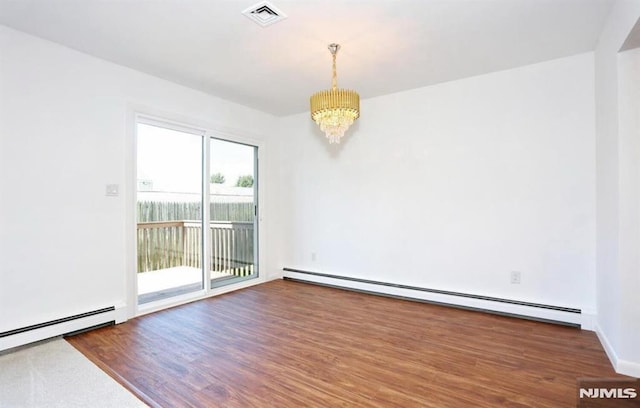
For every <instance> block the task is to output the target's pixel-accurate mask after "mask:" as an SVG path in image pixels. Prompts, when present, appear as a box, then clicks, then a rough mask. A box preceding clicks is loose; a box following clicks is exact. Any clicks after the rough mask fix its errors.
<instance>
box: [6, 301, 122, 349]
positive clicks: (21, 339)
mask: <svg viewBox="0 0 640 408" xmlns="http://www.w3.org/2000/svg"><path fill="white" fill-rule="evenodd" d="M99 309H101V308H97V309H95V310H99ZM126 315H127V310H126V307H125V305H124V304H120V305H116V306H115V310H111V311H107V312H104V313H100V314H96V315H92V316H86V317H82V318H78V319H74V320H70V321H65V322H62V323H58V324H52V325H51V326H45V327H42V328H38V329H33V330H29V331H25V332H22V333H17V334H13V335H10V336H6V337H1V338H0V351H3V350H8V349H12V348H15V347H19V346H24V345H26V344H30V343H35V342H37V341H41V340H46V339H49V338H51V337H56V336H61V335H64V334H67V333H72V332H75V331H78V330H83V329H87V328H89V327H93V326H97V325H99V324H104V323H109V322H113V321H115V322H116V323H122V322H124V321H125V320H126Z"/></svg>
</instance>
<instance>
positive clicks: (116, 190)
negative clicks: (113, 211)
mask: <svg viewBox="0 0 640 408" xmlns="http://www.w3.org/2000/svg"><path fill="white" fill-rule="evenodd" d="M106 195H107V196H110V197H116V196H118V195H120V186H119V185H117V184H107V193H106Z"/></svg>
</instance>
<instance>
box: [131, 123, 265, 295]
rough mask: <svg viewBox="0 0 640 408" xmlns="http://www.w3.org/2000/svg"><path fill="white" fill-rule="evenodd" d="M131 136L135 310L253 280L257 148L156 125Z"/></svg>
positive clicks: (140, 125) (141, 126)
mask: <svg viewBox="0 0 640 408" xmlns="http://www.w3.org/2000/svg"><path fill="white" fill-rule="evenodd" d="M136 130H137V132H136V133H137V200H136V217H137V219H136V222H137V236H136V238H137V240H136V242H137V270H136V278H137V287H138V293H137V295H138V304H147V303H151V302H155V301H162V300H164V299H169V298H173V297H175V296H179V295H185V294H188V293H192V292H198V291H204V292H205V293H206V292H208V291H209V290H210V289H211V288H216V287H219V286H223V285H228V284H232V283H236V282H239V281H242V280H246V279H251V278H255V277H257V276H258V265H257V259H258V257H257V254H258V245H257V217H256V214H257V210H258V209H257V183H258V174H257V166H256V163H257V150H258V149H257V147H255V146H251V145H246V144H240V143H235V142H231V141H227V140H222V139H218V138H211V137H210V136H209V135H207V133H206V131H204V130H194V129H190V128H187V127H180V126H175V125H172V124H168V123H163V122H158V121H156V120H146V119H140V120H139V121H138V123H137V129H136ZM207 193H208V194H207ZM203 220H206V221H203ZM205 260H206V261H205Z"/></svg>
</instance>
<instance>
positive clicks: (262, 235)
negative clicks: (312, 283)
mask: <svg viewBox="0 0 640 408" xmlns="http://www.w3.org/2000/svg"><path fill="white" fill-rule="evenodd" d="M138 122H143V123H148V124H153V123H155V124H156V125H159V126H163V127H167V128H169V129H174V130H179V131H187V132H188V133H194V132H202V135H203V151H202V154H203V158H202V160H203V164H204V169H203V171H204V172H205V174H208V173H209V165H210V163H209V160H205V158H208V154H209V153H208V151H209V143H210V139H211V138H216V139H220V140H226V141H230V142H234V143H241V144H245V145H249V146H254V147H255V148H256V150H255V157H254V160H255V161H256V167H255V173H256V176H257V177H256V178H255V182H256V186H257V187H256V189H255V196H256V197H255V205H256V206H257V214H256V217H255V229H256V230H257V232H256V234H255V236H256V239H257V240H256V243H255V245H256V250H255V252H256V261H257V275H258V276H257V277H256V278H253V279H247V280H244V281H241V282H238V283H234V284H230V285H227V286H220V287H214V288H210V285H211V283H210V282H211V281H210V279H209V278H210V276H209V272H208V270H209V268H208V267H207V268H205V276H204V278H205V282H204V289H203V290H200V291H197V292H192V293H187V294H184V295H179V296H175V297H172V298H168V299H164V300H162V301H157V302H150V303H148V304H144V305H142V307H141V305H138V299H137V298H138V288H137V279H136V273H137V242H136V241H137V240H136V233H137V221H136V211H135V208H136V199H137V198H136V196H137V137H136V129H137V124H138ZM126 123H127V132H126V146H125V147H126V150H127V153H128V154H127V160H126V162H125V164H126V165H125V176H126V180H127V181H128V185H127V186H126V188H125V189H124V190H125V191H124V194H125V206H126V211H125V214H126V217H125V235H126V236H125V244H126V248H125V252H126V257H125V259H126V266H125V274H126V276H125V282H124V284H125V288H126V304H127V318H133V317H136V316H140V315H144V314H147V313H152V312H155V311H158V310H162V309H166V308H169V307H173V306H177V305H181V304H184V303H188V302H192V301H195V300H200V299H205V298H208V297H211V296H217V295H220V294H223V293H227V292H231V291H234V290H238V289H242V288H246V287H249V286H254V285H258V284H260V283H264V282H266V280H267V271H266V265H267V257H266V251H265V250H264V248H265V247H266V242H267V241H266V236H267V234H266V228H265V225H266V223H265V222H264V214H265V199H264V198H265V184H266V183H265V180H264V175H266V174H267V172H266V160H265V158H266V143H265V142H264V141H263V140H261V139H259V138H258V137H256V136H254V135H251V134H249V133H248V132H246V131H243V130H240V129H235V128H229V127H226V126H221V125H218V124H215V123H210V122H206V121H202V120H198V119H194V118H190V117H185V116H181V115H178V114H172V113H167V112H162V111H159V110H157V109H153V108H149V107H144V106H130V107H129V109H128V110H127V121H126ZM196 134H197V133H196ZM202 184H203V186H202V187H203V194H205V195H208V194H209V183H208V178H207V177H203V180H202ZM208 207H209V206H206V205H205V206H204V207H203V215H202V216H203V220H208V219H209V208H208ZM204 231H205V229H203V233H204ZM205 243H206V241H205V240H204V239H203V246H204V247H203V251H202V252H203V256H204V257H205V259H208V256H209V250H208V249H207V245H205Z"/></svg>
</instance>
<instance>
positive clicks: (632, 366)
mask: <svg viewBox="0 0 640 408" xmlns="http://www.w3.org/2000/svg"><path fill="white" fill-rule="evenodd" d="M594 328H595V332H596V335H597V336H598V340H600V344H602V348H604V352H605V353H606V354H607V357H609V362H610V363H611V366H612V367H613V369H614V370H615V372H616V373H618V374H622V375H628V376H630V377H636V378H640V363H635V362H633V361H629V360H622V359H620V358H619V357H618V353H616V351H615V349H614V348H613V346H612V345H611V342H609V339H608V338H607V335H606V334H605V333H604V332H603V331H602V328H600V326H599V325H598V323H595V324H594Z"/></svg>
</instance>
